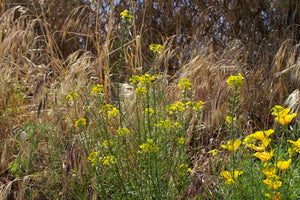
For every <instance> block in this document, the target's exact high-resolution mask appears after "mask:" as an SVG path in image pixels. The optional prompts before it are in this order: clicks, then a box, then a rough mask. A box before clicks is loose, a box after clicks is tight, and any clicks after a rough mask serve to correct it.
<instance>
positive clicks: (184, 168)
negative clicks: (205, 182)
mask: <svg viewBox="0 0 300 200" xmlns="http://www.w3.org/2000/svg"><path fill="white" fill-rule="evenodd" d="M179 171H180V175H181V176H185V175H186V172H190V173H192V171H193V170H192V169H191V168H189V166H188V165H187V164H181V165H180V166H179Z"/></svg>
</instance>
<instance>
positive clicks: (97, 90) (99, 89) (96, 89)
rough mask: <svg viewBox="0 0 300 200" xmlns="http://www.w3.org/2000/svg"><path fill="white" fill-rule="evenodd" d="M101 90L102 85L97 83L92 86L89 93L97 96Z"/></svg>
mask: <svg viewBox="0 0 300 200" xmlns="http://www.w3.org/2000/svg"><path fill="white" fill-rule="evenodd" d="M102 92H103V85H100V84H97V85H96V86H94V87H93V89H92V91H91V94H92V95H94V96H95V97H98V96H100V95H101V93H102Z"/></svg>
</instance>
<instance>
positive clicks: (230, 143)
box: [221, 140, 242, 152]
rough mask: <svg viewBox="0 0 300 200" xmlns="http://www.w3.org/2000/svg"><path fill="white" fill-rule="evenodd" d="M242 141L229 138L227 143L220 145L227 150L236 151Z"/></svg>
mask: <svg viewBox="0 0 300 200" xmlns="http://www.w3.org/2000/svg"><path fill="white" fill-rule="evenodd" d="M241 143H242V141H241V140H235V141H233V140H230V141H228V143H227V144H226V145H221V147H222V148H224V149H227V150H228V151H231V152H233V151H236V150H237V149H238V148H239V147H240V145H241Z"/></svg>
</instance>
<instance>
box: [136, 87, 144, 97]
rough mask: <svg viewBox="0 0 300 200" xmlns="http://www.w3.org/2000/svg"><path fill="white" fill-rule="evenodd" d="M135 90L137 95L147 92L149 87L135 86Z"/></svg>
mask: <svg viewBox="0 0 300 200" xmlns="http://www.w3.org/2000/svg"><path fill="white" fill-rule="evenodd" d="M135 92H136V94H137V95H139V96H140V95H142V94H144V93H147V89H146V88H145V87H137V88H135Z"/></svg>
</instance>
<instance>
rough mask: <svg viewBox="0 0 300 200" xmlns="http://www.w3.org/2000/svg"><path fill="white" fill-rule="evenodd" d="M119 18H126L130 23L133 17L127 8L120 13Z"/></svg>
mask: <svg viewBox="0 0 300 200" xmlns="http://www.w3.org/2000/svg"><path fill="white" fill-rule="evenodd" d="M120 16H121V19H123V20H128V22H129V23H131V19H133V15H132V13H131V12H129V11H128V10H124V11H123V12H121V13H120Z"/></svg>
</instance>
